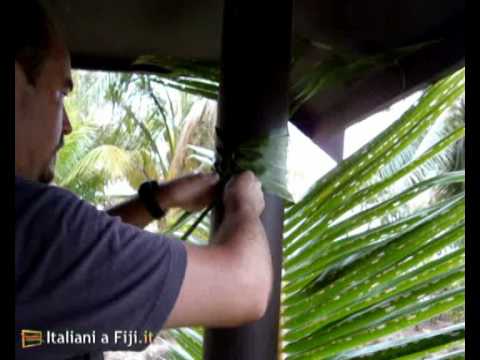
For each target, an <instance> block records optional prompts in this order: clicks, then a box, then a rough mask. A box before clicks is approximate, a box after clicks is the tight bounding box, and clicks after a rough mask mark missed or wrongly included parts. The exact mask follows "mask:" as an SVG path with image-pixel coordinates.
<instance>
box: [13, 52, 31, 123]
mask: <svg viewBox="0 0 480 360" xmlns="http://www.w3.org/2000/svg"><path fill="white" fill-rule="evenodd" d="M34 90H35V89H34V87H33V86H32V85H31V84H30V83H29V82H28V80H27V76H26V75H25V71H23V68H22V67H21V66H20V64H19V63H18V62H16V61H15V114H16V115H19V114H20V112H21V110H22V109H23V108H24V106H25V102H27V101H28V98H29V96H28V95H29V94H31V93H32V92H34Z"/></svg>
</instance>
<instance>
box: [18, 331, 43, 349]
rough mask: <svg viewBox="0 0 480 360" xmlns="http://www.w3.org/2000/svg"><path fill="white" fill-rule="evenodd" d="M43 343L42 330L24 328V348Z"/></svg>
mask: <svg viewBox="0 0 480 360" xmlns="http://www.w3.org/2000/svg"><path fill="white" fill-rule="evenodd" d="M42 344H43V336H42V332H41V331H38V330H22V349H26V348H30V347H34V346H40V345H42Z"/></svg>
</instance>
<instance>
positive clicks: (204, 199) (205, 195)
mask: <svg viewBox="0 0 480 360" xmlns="http://www.w3.org/2000/svg"><path fill="white" fill-rule="evenodd" d="M218 180H219V177H218V174H194V175H186V176H183V177H180V178H177V179H174V180H171V181H168V182H165V183H162V184H160V190H159V192H158V194H157V201H158V203H159V205H160V207H161V208H162V209H168V208H172V207H179V208H182V209H184V210H187V211H198V210H201V209H203V208H205V207H207V206H209V205H210V204H211V203H212V202H213V199H214V196H215V190H216V186H217V184H218Z"/></svg>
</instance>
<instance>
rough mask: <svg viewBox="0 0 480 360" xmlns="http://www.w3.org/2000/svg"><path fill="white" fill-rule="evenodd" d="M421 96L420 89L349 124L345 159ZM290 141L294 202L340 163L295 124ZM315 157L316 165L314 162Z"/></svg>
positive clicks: (289, 185) (345, 138) (290, 176)
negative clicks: (381, 109) (383, 108)
mask: <svg viewBox="0 0 480 360" xmlns="http://www.w3.org/2000/svg"><path fill="white" fill-rule="evenodd" d="M420 96H421V92H420V91H418V92H415V93H413V94H412V95H410V96H408V97H406V98H405V99H403V100H400V101H398V102H396V103H395V104H393V105H392V106H390V107H389V108H387V109H385V110H384V111H380V112H377V113H375V114H373V115H371V116H369V117H368V118H365V119H364V120H361V121H359V122H357V123H356V124H354V125H352V126H350V127H349V128H347V129H346V131H345V137H344V153H343V158H344V159H345V158H347V157H349V156H350V155H351V154H353V153H354V152H355V151H357V150H358V149H359V148H360V147H362V146H363V145H365V144H366V143H368V142H369V141H370V140H372V139H373V138H374V137H375V136H377V135H378V134H380V133H381V132H382V131H383V130H385V129H386V128H387V127H388V126H390V125H391V124H392V123H393V122H395V121H396V120H398V119H399V118H400V117H401V115H402V114H403V113H404V112H405V111H406V110H407V109H408V108H409V107H410V106H412V105H413V104H414V103H415V102H416V101H417V100H418V99H419V98H420ZM288 130H289V134H290V143H289V151H288V159H287V166H288V169H289V170H291V173H290V174H289V178H288V182H289V183H288V187H289V190H290V192H291V193H292V195H293V198H294V200H295V201H298V200H299V199H301V197H302V196H303V195H305V194H306V193H307V192H308V189H309V188H310V187H311V186H312V185H313V184H314V183H315V181H316V180H318V179H319V178H320V177H322V176H323V175H325V174H326V173H328V171H330V170H331V169H333V168H334V167H335V166H336V165H337V163H336V162H335V161H334V160H333V159H332V158H331V157H330V156H329V155H328V154H327V153H326V152H325V151H323V150H322V149H321V148H320V147H319V146H317V145H316V144H315V143H313V142H312V140H310V138H308V137H307V136H305V135H304V134H303V133H302V132H301V131H300V130H298V129H297V128H296V127H295V125H293V124H291V123H289V129H288ZM314 160H315V166H312V161H314Z"/></svg>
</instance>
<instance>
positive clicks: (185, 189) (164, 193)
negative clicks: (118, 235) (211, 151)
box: [107, 174, 218, 228]
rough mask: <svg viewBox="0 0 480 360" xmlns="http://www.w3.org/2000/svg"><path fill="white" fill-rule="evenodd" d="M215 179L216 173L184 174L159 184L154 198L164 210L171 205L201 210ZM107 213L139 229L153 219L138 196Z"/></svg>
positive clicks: (208, 202) (213, 189)
mask: <svg viewBox="0 0 480 360" xmlns="http://www.w3.org/2000/svg"><path fill="white" fill-rule="evenodd" d="M217 182H218V176H217V175H216V174H197V175H187V176H184V177H181V178H178V179H175V180H171V181H168V182H164V183H161V184H160V186H159V190H158V192H157V193H156V194H155V198H156V201H157V203H158V205H159V206H160V207H161V208H162V209H164V210H168V209H170V208H174V207H179V208H182V209H185V210H188V211H196V210H200V209H202V208H203V207H206V206H208V205H210V203H211V201H212V199H213V195H214V191H215V186H216V184H217ZM107 213H108V214H109V215H111V216H119V217H120V218H121V219H122V221H123V222H125V223H127V224H131V225H135V226H137V227H139V228H144V227H145V226H147V225H148V224H149V223H151V222H152V221H153V220H154V218H152V216H151V215H150V213H149V212H148V211H147V209H146V208H145V206H144V204H143V203H142V202H141V201H140V199H139V198H138V196H135V197H133V198H132V199H130V200H127V201H125V202H123V203H121V204H119V205H117V206H115V207H113V208H111V209H110V210H108V211H107Z"/></svg>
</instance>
